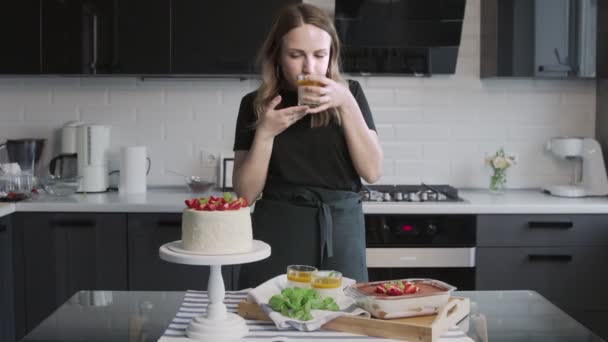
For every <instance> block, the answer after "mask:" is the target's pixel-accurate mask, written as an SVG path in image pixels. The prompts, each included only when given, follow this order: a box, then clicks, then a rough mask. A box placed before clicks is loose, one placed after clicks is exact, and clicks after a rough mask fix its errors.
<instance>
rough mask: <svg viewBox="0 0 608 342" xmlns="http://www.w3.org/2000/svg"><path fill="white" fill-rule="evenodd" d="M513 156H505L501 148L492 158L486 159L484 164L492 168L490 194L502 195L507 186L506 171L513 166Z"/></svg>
mask: <svg viewBox="0 0 608 342" xmlns="http://www.w3.org/2000/svg"><path fill="white" fill-rule="evenodd" d="M515 163H516V161H515V156H512V155H507V154H506V153H505V150H504V149H503V148H502V147H501V148H499V149H498V151H496V153H494V155H493V156H490V157H487V158H486V164H487V165H489V166H490V167H491V168H492V171H493V173H492V176H491V177H490V192H492V193H496V194H502V193H504V191H505V188H506V186H507V169H509V168H510V167H511V166H513V165H515Z"/></svg>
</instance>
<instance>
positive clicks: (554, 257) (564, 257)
mask: <svg viewBox="0 0 608 342" xmlns="http://www.w3.org/2000/svg"><path fill="white" fill-rule="evenodd" d="M528 260H530V261H532V262H542V261H547V262H570V261H572V255H568V254H528Z"/></svg>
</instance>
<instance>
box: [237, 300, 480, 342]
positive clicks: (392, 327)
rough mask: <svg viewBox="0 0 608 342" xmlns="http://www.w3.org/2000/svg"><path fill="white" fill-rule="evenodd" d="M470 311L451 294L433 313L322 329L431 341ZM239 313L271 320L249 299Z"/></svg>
mask: <svg viewBox="0 0 608 342" xmlns="http://www.w3.org/2000/svg"><path fill="white" fill-rule="evenodd" d="M469 311H470V301H469V298H464V297H451V298H450V300H449V301H448V304H446V305H445V306H444V307H443V308H442V309H441V310H440V311H439V312H438V313H437V314H434V315H429V316H419V317H409V318H396V319H387V320H384V319H377V318H373V317H371V318H364V317H357V316H341V317H338V318H336V319H334V320H331V321H329V322H327V323H325V324H324V325H323V326H322V328H323V329H326V330H333V331H342V332H348V333H352V334H359V335H366V336H375V337H384V338H392V339H395V340H409V341H421V342H432V341H436V340H437V339H439V337H440V336H441V335H443V334H444V333H445V332H446V331H448V329H449V328H450V327H451V326H454V325H456V323H458V322H460V321H461V320H462V319H463V318H465V317H466V316H467V315H468V314H469ZM238 314H239V315H240V316H241V317H243V318H247V319H256V320H265V321H269V320H270V319H269V318H268V316H267V315H266V314H265V313H264V311H263V310H262V308H260V306H259V305H257V304H255V303H251V302H248V301H246V300H244V301H241V302H240V303H239V310H238Z"/></svg>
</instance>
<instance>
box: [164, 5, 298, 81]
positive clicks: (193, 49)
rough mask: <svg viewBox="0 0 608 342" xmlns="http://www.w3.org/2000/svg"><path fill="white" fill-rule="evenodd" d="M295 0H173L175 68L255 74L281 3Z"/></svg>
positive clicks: (178, 70) (190, 71)
mask: <svg viewBox="0 0 608 342" xmlns="http://www.w3.org/2000/svg"><path fill="white" fill-rule="evenodd" d="M295 2H298V1H294V0H263V1H249V0H227V1H200V0H175V1H172V3H171V73H172V74H178V75H179V74H220V75H221V74H241V75H246V74H254V73H257V71H256V65H255V57H256V54H257V51H258V48H259V47H260V46H261V45H262V43H263V41H264V38H265V37H266V35H267V34H268V32H269V31H270V26H271V24H272V19H273V17H274V15H275V14H276V12H277V11H278V9H279V8H281V7H283V6H284V5H286V4H289V3H295Z"/></svg>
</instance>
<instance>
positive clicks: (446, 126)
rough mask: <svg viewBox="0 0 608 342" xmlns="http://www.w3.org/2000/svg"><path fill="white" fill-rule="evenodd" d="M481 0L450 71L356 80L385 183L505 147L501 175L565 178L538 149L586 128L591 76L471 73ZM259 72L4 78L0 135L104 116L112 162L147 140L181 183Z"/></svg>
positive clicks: (225, 145)
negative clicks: (230, 76) (508, 162)
mask: <svg viewBox="0 0 608 342" xmlns="http://www.w3.org/2000/svg"><path fill="white" fill-rule="evenodd" d="M479 7H480V0H468V1H467V8H466V14H465V22H464V28H463V33H462V45H461V48H460V52H459V57H458V66H457V72H456V74H455V75H452V76H433V77H431V78H413V77H366V78H360V77H359V78H356V79H358V80H359V81H360V82H361V84H362V85H363V88H364V90H365V93H366V95H367V97H368V100H369V102H370V104H371V107H372V110H373V114H374V118H375V120H376V125H377V128H378V134H379V136H380V140H381V142H382V145H383V147H384V153H385V161H384V176H383V177H382V180H381V183H418V182H420V181H424V182H428V183H450V184H452V185H456V186H459V187H485V186H487V183H488V177H489V170H488V168H487V167H486V166H484V163H483V160H484V157H485V156H486V155H487V154H490V153H492V152H493V151H495V150H496V149H497V148H499V147H501V146H504V147H505V149H506V150H507V152H510V153H513V154H516V155H517V157H518V159H519V163H518V165H517V166H515V168H514V169H512V170H510V171H509V176H508V177H509V181H508V186H510V187H530V186H532V187H535V186H539V185H543V184H549V183H553V182H559V181H566V180H567V179H568V177H569V174H570V173H569V169H568V168H567V166H568V165H567V164H564V162H562V161H558V160H555V159H553V158H551V156H550V155H549V154H547V153H546V152H544V150H543V144H544V142H545V141H546V140H547V138H549V137H551V136H556V135H576V136H593V135H594V131H595V108H596V104H595V103H596V98H595V91H596V85H595V81H592V80H589V81H586V80H582V81H572V80H569V81H564V80H529V79H484V80H480V79H479V36H480V32H479V12H480V10H479ZM256 86H257V81H255V80H247V81H239V80H226V79H223V80H220V79H215V80H212V79H199V80H192V79H183V80H174V79H145V80H140V79H137V78H89V77H87V78H55V77H44V78H43V77H33V78H29V77H27V78H25V77H23V78H0V141H3V140H5V139H8V138H19V137H44V138H47V139H49V145H48V146H49V147H50V148H47V151H46V152H45V157H44V158H45V161H48V159H49V157H50V155H52V154H53V153H56V152H57V150H58V129H59V128H60V127H61V126H62V125H63V124H64V123H65V122H67V121H70V120H81V121H85V122H89V123H104V124H110V125H112V146H113V147H112V154H111V158H112V165H111V167H112V168H117V167H118V165H117V163H118V152H117V151H118V150H119V148H120V146H125V145H136V144H137V145H145V146H147V147H148V151H149V155H150V157H151V158H152V169H151V173H150V175H149V178H148V181H149V184H156V185H160V184H180V183H181V179H180V177H178V176H175V175H172V174H170V173H168V172H167V170H174V171H178V172H182V173H186V174H202V175H213V174H214V173H215V172H214V170H215V168H214V166H215V164H214V163H215V162H214V160H213V158H212V157H217V156H219V155H220V154H225V153H230V151H231V150H232V143H233V139H234V124H235V120H236V114H237V110H238V105H239V101H240V98H241V96H242V95H244V94H245V93H247V92H249V91H251V90H253V89H255V87H256Z"/></svg>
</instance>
